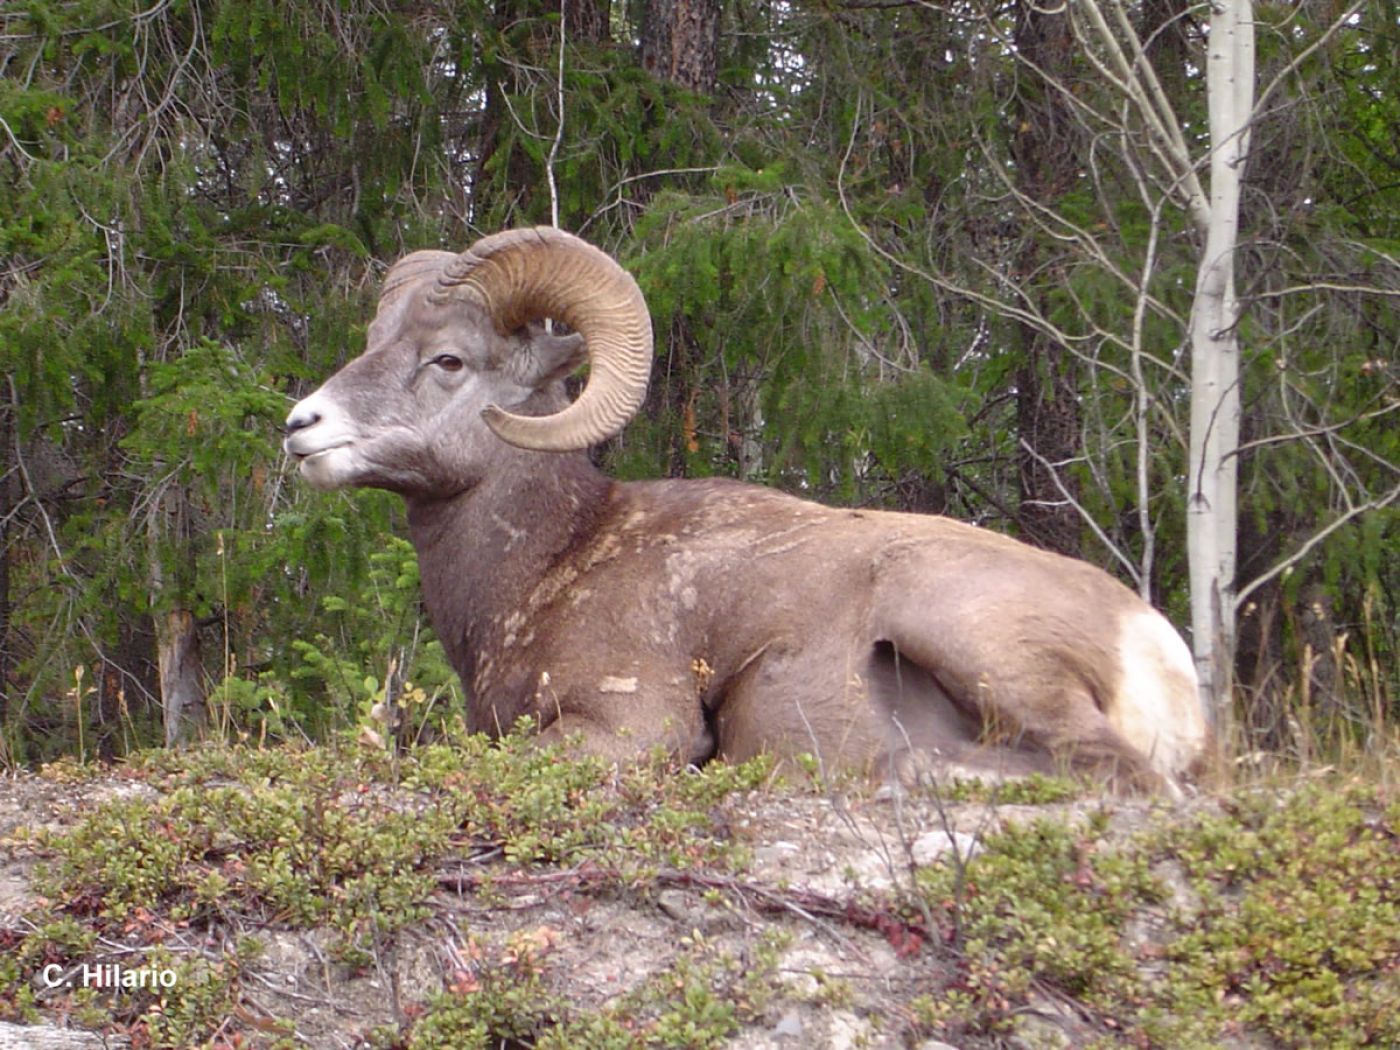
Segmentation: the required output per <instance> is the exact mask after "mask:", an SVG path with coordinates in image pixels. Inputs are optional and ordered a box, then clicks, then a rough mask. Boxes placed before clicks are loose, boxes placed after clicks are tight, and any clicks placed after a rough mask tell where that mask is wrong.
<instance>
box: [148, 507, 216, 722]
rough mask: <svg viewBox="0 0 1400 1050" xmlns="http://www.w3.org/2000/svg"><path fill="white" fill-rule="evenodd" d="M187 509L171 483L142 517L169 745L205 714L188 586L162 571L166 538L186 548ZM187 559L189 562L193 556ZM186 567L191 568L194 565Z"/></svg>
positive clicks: (164, 568) (161, 700)
mask: <svg viewBox="0 0 1400 1050" xmlns="http://www.w3.org/2000/svg"><path fill="white" fill-rule="evenodd" d="M188 509H189V508H188V499H187V498H186V494H185V491H184V489H183V488H182V487H181V486H180V485H178V484H171V485H170V487H169V488H167V489H166V491H165V492H164V493H162V494H161V495H160V496H159V498H157V499H154V500H152V501H151V510H150V513H149V516H148V518H147V521H146V539H147V546H148V554H149V559H150V574H151V606H152V618H153V619H154V621H155V631H156V663H157V666H158V668H159V672H160V706H161V713H162V716H163V718H164V721H165V744H166V746H167V747H174V746H176V745H179V744H183V743H186V742H188V741H189V740H191V739H193V738H194V737H195V736H196V735H197V733H198V731H199V730H200V729H201V728H202V727H203V725H204V722H205V716H206V711H205V703H204V674H203V665H202V663H201V660H200V651H199V631H198V626H197V624H196V623H195V618H194V614H193V613H192V612H191V611H190V610H189V609H188V608H187V607H186V606H185V604H184V602H183V600H182V597H183V595H184V594H185V593H187V587H186V586H182V585H181V580H180V579H179V573H177V574H176V575H177V579H176V580H175V581H173V582H172V581H171V580H170V579H169V578H168V576H167V574H166V548H167V544H166V542H165V541H166V538H167V537H168V536H173V537H174V539H175V545H176V548H177V549H184V550H190V548H189V542H190V537H189V529H188V528H187V517H188ZM176 557H177V558H178V557H179V555H178V554H177V555H176ZM189 560H190V561H191V562H192V561H193V556H192V555H191V556H190V558H189ZM190 568H191V571H192V565H191V566H190ZM191 574H192V572H191Z"/></svg>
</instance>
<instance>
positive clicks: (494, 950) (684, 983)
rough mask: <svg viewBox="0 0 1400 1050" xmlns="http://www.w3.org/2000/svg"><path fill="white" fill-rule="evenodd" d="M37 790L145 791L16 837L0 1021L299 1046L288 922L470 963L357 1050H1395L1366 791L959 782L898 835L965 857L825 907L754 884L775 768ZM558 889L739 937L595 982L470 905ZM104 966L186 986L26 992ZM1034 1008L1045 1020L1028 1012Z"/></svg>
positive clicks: (1393, 970)
mask: <svg viewBox="0 0 1400 1050" xmlns="http://www.w3.org/2000/svg"><path fill="white" fill-rule="evenodd" d="M46 775H47V776H48V777H50V778H52V779H63V780H66V781H71V782H72V783H73V784H74V786H75V787H81V786H82V785H83V784H84V783H87V782H90V781H92V782H95V779H96V778H98V777H102V778H105V779H106V781H107V782H109V783H110V782H111V781H112V780H113V779H114V778H115V779H116V780H117V781H119V782H121V781H125V782H127V783H126V784H125V785H122V784H120V783H119V784H118V787H119V788H120V790H112V791H108V792H107V794H108V795H109V796H115V797H109V798H108V800H107V801H104V802H102V803H100V804H98V805H96V806H94V807H93V808H91V809H90V810H88V811H86V812H82V813H80V814H79V815H78V816H77V817H76V819H75V820H74V821H73V822H71V824H68V825H65V826H63V827H61V828H58V829H46V828H39V829H33V830H29V831H23V830H21V831H20V832H18V833H16V834H14V835H13V836H12V837H11V838H10V839H9V840H8V842H6V843H0V845H6V846H8V848H10V849H11V850H17V851H19V852H21V853H24V854H26V855H29V856H35V855H37V856H39V857H40V858H41V859H42V865H41V867H40V869H39V870H38V872H37V874H36V876H35V888H36V890H37V892H38V893H40V894H42V897H40V898H39V899H38V900H37V901H36V902H35V904H34V906H33V908H32V909H31V910H30V911H29V912H27V913H26V914H25V915H23V916H22V917H20V918H19V920H18V921H14V922H9V921H5V922H0V1018H4V1019H10V1020H21V1021H25V1022H30V1023H33V1022H37V1021H39V1020H41V1019H44V1018H49V1017H52V1016H54V1015H60V1016H67V1017H69V1018H70V1019H71V1020H72V1021H74V1022H76V1023H78V1024H81V1025H84V1026H87V1027H93V1028H101V1029H105V1030H107V1031H109V1032H112V1033H114V1034H121V1035H126V1036H127V1037H129V1038H130V1039H131V1040H132V1041H133V1044H134V1045H138V1046H151V1047H189V1046H201V1045H202V1046H211V1047H218V1048H225V1047H235V1046H237V1047H248V1046H266V1047H281V1046H287V1047H290V1046H298V1045H307V1043H306V1039H305V1037H304V1035H302V1034H301V1033H299V1032H298V1029H297V1022H296V1018H295V1017H281V1016H276V1015H273V1014H270V1013H268V1012H267V1011H266V1010H265V1009H263V1008H261V1007H258V1006H256V1005H250V1004H256V1003H257V1002H259V996H258V992H259V989H260V988H261V987H262V985H263V983H265V982H266V981H267V980H268V979H269V978H273V979H275V978H276V961H275V959H274V958H272V957H270V956H269V955H268V954H267V952H266V946H267V941H268V938H269V937H270V936H272V934H273V933H274V932H275V931H278V930H287V931H298V930H304V931H311V930H316V931H321V932H322V933H323V934H324V936H325V941H324V943H325V944H326V946H327V958H326V965H327V966H328V967H330V968H332V969H334V970H336V971H337V972H340V973H342V974H344V975H346V976H353V975H355V974H357V973H358V974H373V973H382V972H383V970H384V968H385V966H386V965H387V964H386V959H389V958H390V957H391V956H392V947H393V945H394V944H395V943H396V941H397V940H398V939H400V938H402V937H404V936H405V935H407V934H409V933H410V932H412V931H422V930H424V929H438V928H440V927H441V925H442V923H443V922H444V921H445V922H447V923H448V926H449V927H450V928H451V929H453V930H456V931H458V932H456V933H454V934H453V935H452V936H451V937H450V938H449V940H450V942H451V943H452V944H453V945H454V947H453V949H452V952H453V958H454V959H455V960H456V961H455V962H453V963H452V964H450V965H444V966H442V968H441V969H440V972H439V976H438V989H437V990H436V991H430V992H428V993H426V994H424V995H422V996H420V997H419V998H416V999H414V1000H413V1001H410V1002H408V1003H406V1004H405V1006H404V1008H403V1010H402V1012H401V1015H400V1016H399V1017H398V1019H397V1020H396V1021H395V1022H394V1023H393V1024H390V1025H387V1026H381V1027H378V1028H374V1029H372V1030H367V1031H364V1032H362V1033H361V1037H362V1038H364V1039H366V1040H368V1041H369V1043H370V1044H371V1045H374V1046H377V1047H380V1048H383V1050H426V1048H430V1047H437V1046H450V1047H464V1048H472V1047H482V1048H485V1047H540V1048H555V1050H560V1048H564V1047H583V1048H588V1047H600V1048H609V1050H610V1048H617V1050H624V1048H626V1050H631V1048H648V1047H721V1046H732V1047H738V1046H742V1045H745V1043H744V1040H745V1039H746V1038H748V1036H747V1035H746V1034H745V1033H748V1034H750V1035H751V1034H752V1033H753V1032H755V1031H759V1032H762V1031H764V1030H766V1029H767V1028H771V1027H772V1026H773V1025H774V1024H775V1022H776V1019H777V1018H778V1017H779V1016H782V1015H785V1013H791V1012H792V1011H798V1012H799V1014H801V1011H811V1010H817V1009H822V1008H831V1009H838V1008H839V1009H841V1010H844V1011H847V1012H848V1013H853V1015H860V1016H862V1017H865V1018H866V1019H868V1020H869V1021H870V1023H872V1024H877V1025H878V1026H882V1027H880V1031H881V1032H882V1036H881V1037H882V1038H884V1037H888V1038H890V1039H894V1040H896V1041H898V1042H902V1043H903V1044H904V1045H917V1044H918V1042H919V1041H920V1040H923V1039H929V1038H932V1039H941V1040H946V1041H950V1042H953V1043H955V1044H956V1045H958V1046H959V1047H961V1048H963V1050H976V1048H980V1047H986V1048H991V1047H1000V1046H1005V1045H1010V1044H1012V1043H1015V1044H1017V1045H1039V1044H1038V1043H1037V1039H1039V1040H1041V1042H1043V1043H1045V1045H1074V1046H1076V1047H1080V1046H1082V1047H1090V1048H1092V1047H1116V1046H1129V1047H1144V1048H1154V1047H1160V1048H1163V1050H1177V1048H1185V1050H1190V1048H1202V1050H1204V1048H1207V1047H1218V1046H1221V1045H1223V1044H1225V1043H1227V1042H1229V1041H1231V1040H1237V1041H1238V1042H1239V1045H1249V1046H1258V1047H1266V1046H1267V1047H1275V1046H1276V1047H1353V1046H1355V1047H1365V1046H1394V1045H1400V800H1397V798H1396V797H1395V796H1394V795H1393V793H1391V791H1390V790H1389V787H1388V786H1387V785H1385V784H1377V783H1376V782H1374V781H1365V782H1363V781H1360V780H1358V779H1355V778H1353V779H1350V780H1344V779H1341V778H1314V779H1313V780H1311V781H1307V780H1304V781H1294V782H1291V783H1277V784H1273V785H1268V786H1266V785H1263V784H1259V783H1256V784H1253V785H1248V786H1242V787H1238V788H1236V789H1234V790H1232V791H1230V792H1229V793H1227V794H1223V795H1221V796H1220V797H1218V798H1215V799H1203V800H1198V801H1195V802H1192V803H1190V804H1188V805H1186V806H1182V807H1170V806H1166V805H1156V806H1151V807H1144V806H1141V805H1139V806H1130V807H1125V804H1122V803H1118V802H1115V801H1113V800H1093V799H1086V798H1084V797H1083V796H1082V794H1081V789H1078V788H1076V787H1074V786H1073V785H1072V784H1070V783H1068V782H1064V781H1057V780H1032V781H1028V782H1024V783H1021V784H1013V785H1000V786H998V787H993V788H987V787H983V786H980V785H972V784H957V785H945V786H943V787H942V789H941V790H940V791H939V792H938V793H937V794H936V795H935V796H934V797H932V798H930V797H910V798H908V799H906V800H905V801H904V802H903V803H901V804H902V805H904V806H905V816H906V817H912V816H913V815H915V814H917V815H918V817H919V821H920V822H919V823H918V824H910V825H908V826H906V827H905V831H906V833H907V834H908V835H909V836H910V837H911V838H912V837H913V836H915V835H916V834H919V833H921V832H923V831H926V830H927V829H928V828H929V827H930V826H932V827H935V828H936V827H938V826H940V820H941V819H943V818H946V819H948V820H953V819H954V818H955V817H956V815H957V814H958V813H962V814H964V815H967V814H978V815H980V817H979V820H978V822H977V823H978V825H979V833H978V851H977V852H976V854H975V855H974V856H972V857H971V858H968V857H967V856H966V855H965V854H962V855H959V856H952V855H949V854H944V855H943V856H942V857H941V858H940V859H936V860H933V861H931V862H925V863H922V864H917V865H912V866H909V867H907V868H906V870H904V872H903V874H902V875H900V877H899V878H897V879H896V880H895V881H894V882H893V884H891V885H889V886H887V887H885V888H883V889H878V890H873V891H872V890H867V889H862V888H860V887H858V886H857V887H854V888H853V891H852V892H851V894H850V895H849V896H847V897H841V896H834V897H827V896H823V895H821V894H818V893H815V892H812V891H811V890H809V889H806V888H804V887H802V886H800V885H787V884H786V883H763V882H761V881H757V879H756V876H755V875H754V874H753V873H754V871H755V870H756V869H755V867H754V864H753V857H752V855H751V852H750V851H751V842H750V841H749V840H750V838H751V835H748V834H736V832H735V827H736V816H735V812H734V807H735V806H740V807H741V810H742V806H743V805H744V804H746V803H745V800H749V801H753V802H755V804H757V802H756V800H760V799H766V800H768V802H769V803H772V802H773V801H774V800H778V802H777V804H778V807H779V810H778V811H781V806H782V802H781V800H782V799H783V798H793V799H794V800H796V799H797V798H798V797H799V796H805V799H806V803H807V804H808V805H825V804H826V803H823V802H822V800H821V799H820V798H819V797H814V795H813V793H812V788H811V787H810V786H801V785H799V786H795V787H794V786H792V785H784V784H782V783H781V782H779V781H776V780H775V777H774V773H773V770H772V768H771V766H770V765H769V764H768V763H764V762H754V763H749V764H747V765H744V766H739V767H728V766H724V765H722V764H716V765H712V766H710V767H707V768H706V769H705V770H704V771H702V772H700V773H695V772H693V771H681V770H677V769H675V768H674V767H672V766H670V765H668V764H667V763H665V762H663V761H661V760H660V759H658V760H656V761H653V762H647V763H643V764H641V765H639V766H637V767H635V768H633V769H630V770H626V771H618V770H615V769H613V768H611V767H608V766H606V765H605V764H603V763H601V762H599V761H597V760H593V759H587V758H576V757H566V756H565V755H563V754H561V753H559V752H558V751H555V750H549V749H541V748H537V747H534V746H532V745H530V744H528V743H527V742H526V741H525V740H524V739H523V738H520V737H512V738H510V739H507V740H506V741H504V742H502V743H500V744H488V743H487V742H486V741H484V740H482V739H480V738H462V739H456V740H453V741H451V742H450V743H444V744H437V745H431V746H420V747H417V748H414V749H410V750H409V751H407V752H404V753H402V754H397V755H395V754H392V753H389V752H386V751H384V750H381V749H378V748H361V749H353V750H352V749H341V750H336V749H329V748H310V749H303V750H293V749H288V748H278V749H211V750H206V751H194V752H183V753H176V752H165V751H160V752H153V753H150V754H146V755H142V756H139V757H138V758H135V759H133V760H131V761H128V762H127V763H126V764H125V765H123V766H121V767H119V768H118V769H116V770H98V769H96V768H94V767H82V766H77V765H75V764H72V763H65V764H62V765H58V766H55V767H52V768H51V769H50V770H49V771H48V772H47V774H46ZM832 803H834V805H833V811H834V812H840V811H841V810H842V809H843V807H845V806H846V805H847V802H845V801H841V800H839V799H836V798H833V799H832ZM854 804H856V805H858V806H865V807H879V806H884V807H887V808H888V807H890V806H891V805H892V803H890V802H888V801H885V802H876V801H874V800H871V799H869V798H866V799H864V800H859V799H857V800H856V802H855V803H854ZM769 812H772V810H769ZM940 815H941V816H940ZM1013 815H1014V819H1010V818H1011V817H1012V816H1013ZM1128 818H1131V819H1128ZM737 824H739V825H742V824H743V820H737ZM963 826H967V824H966V822H964V824H963ZM540 887H550V890H549V892H550V893H554V894H559V895H561V896H560V899H562V900H581V901H586V900H601V899H609V900H622V901H630V902H631V904H630V905H629V906H631V907H634V908H639V909H642V910H643V911H645V910H647V909H654V908H655V906H656V905H655V899H656V897H657V896H658V894H659V893H660V892H661V891H662V889H663V888H665V889H666V890H667V891H668V892H672V893H679V894H682V895H686V896H687V897H688V899H691V901H692V905H693V907H694V908H695V909H696V910H697V913H699V914H729V915H732V916H735V918H734V919H733V923H732V925H733V926H734V928H737V929H739V930H740V931H741V932H742V934H743V936H742V937H741V938H740V940H739V941H736V940H735V939H734V938H733V937H732V936H731V937H729V939H727V940H726V939H724V938H716V937H713V936H712V935H711V934H710V933H707V932H706V929H705V926H704V922H703V921H701V922H700V928H694V929H683V930H682V931H681V932H680V933H678V936H677V939H676V942H675V944H674V945H673V946H672V955H671V958H670V961H669V963H668V964H667V965H666V966H665V967H664V968H663V969H661V970H659V971H655V972H650V973H645V974H643V975H642V976H641V977H639V978H638V979H637V980H636V981H634V982H632V983H630V984H626V985H625V986H624V985H618V986H616V987H613V988H611V989H603V990H602V991H600V990H599V982H598V980H596V979H589V978H588V977H587V975H583V974H578V973H574V972H571V970H570V966H571V965H573V964H572V963H571V962H570V961H569V960H570V959H571V958H576V956H569V955H568V953H567V952H566V951H565V950H564V939H565V938H566V937H567V936H569V934H567V932H566V931H563V930H560V929H556V928H553V927H551V926H549V925H548V924H536V925H529V924H526V925H525V926H524V927H522V928H519V929H517V930H515V932H513V933H509V934H500V935H489V936H488V935H487V934H486V933H485V932H483V931H479V930H474V929H473V928H472V924H471V922H470V921H467V920H464V919H463V915H465V916H470V915H472V914H480V913H487V912H492V911H500V910H507V911H508V910H510V909H512V908H515V907H518V906H519V905H517V904H516V902H517V901H518V900H520V899H522V897H521V894H522V892H524V891H525V890H530V891H531V892H533V891H536V890H538V889H539V888H540ZM448 898H450V899H448ZM463 902H465V904H466V905H467V907H466V911H465V912H458V911H454V910H453V908H454V907H455V906H457V905H458V904H460V903H463ZM462 922H465V928H461V929H460V930H459V929H458V926H457V925H455V924H459V923H462ZM795 933H801V934H804V935H808V936H812V935H815V936H817V937H818V938H819V939H830V940H832V941H833V942H834V943H845V942H847V941H850V942H851V943H854V940H853V939H856V938H861V937H865V938H875V940H876V942H877V943H878V941H879V940H880V939H884V940H885V941H887V942H888V946H889V948H891V949H893V956H892V957H893V958H895V959H897V960H898V961H897V963H895V964H893V965H894V969H892V970H889V971H888V972H884V973H882V974H881V975H880V982H879V984H880V987H881V988H883V989H885V990H884V991H883V992H880V993H879V995H878V996H875V997H874V998H872V995H874V993H871V992H869V991H868V990H862V987H863V986H860V985H859V984H852V983H851V982H850V981H848V980H846V979H845V978H834V977H830V976H829V975H825V974H817V973H815V972H813V973H810V975H809V976H810V977H811V978H812V980H813V981H815V982H816V985H814V987H815V986H820V987H821V988H822V989H824V990H823V991H821V992H819V993H812V994H809V995H807V997H805V998H804V997H803V996H802V995H799V994H798V993H797V992H796V991H795V990H794V986H793V985H792V983H791V981H790V979H789V978H790V977H791V967H790V965H789V964H788V963H787V962H786V961H785V960H786V959H787V956H786V952H787V951H788V950H789V946H790V944H791V942H792V940H793V936H794V934H795ZM736 944H742V947H736ZM113 962H115V963H120V964H121V965H122V966H123V967H126V968H128V969H136V968H140V967H145V968H148V969H153V970H159V971H168V972H169V973H171V974H173V977H172V984H171V986H170V987H162V988H145V989H136V990H131V989H122V990H111V989H94V988H86V987H81V986H78V985H77V984H75V983H73V982H71V981H70V982H69V983H67V984H63V985H62V986H61V987H57V988H53V987H48V986H46V985H45V983H44V982H42V981H39V980H37V979H36V975H38V974H40V973H42V972H45V967H53V968H54V969H53V970H52V971H50V972H52V973H55V974H60V975H63V976H65V977H71V975H72V974H74V973H76V972H78V970H79V969H80V968H81V967H82V966H84V965H85V964H91V963H113ZM580 982H582V983H580ZM583 987H587V988H589V989H591V992H590V994H589V995H586V996H583V998H580V995H579V991H580V988H583ZM838 991H839V994H838ZM585 1000H586V1001H585ZM1047 1014H1049V1015H1053V1016H1057V1017H1060V1018H1061V1020H1058V1021H1056V1022H1055V1024H1056V1025H1059V1027H1060V1032H1059V1034H1058V1035H1054V1034H1053V1033H1052V1034H1047V1031H1046V1030H1045V1023H1043V1022H1035V1021H1034V1019H1035V1018H1036V1017H1042V1016H1045V1015H1047ZM794 1016H797V1015H794ZM802 1016H805V1014H803V1015H802ZM1065 1018H1068V1019H1065ZM1037 1023H1040V1024H1041V1027H1040V1028H1039V1029H1037V1028H1036V1027H1035V1025H1036V1024H1037ZM1052 1027H1053V1026H1052ZM1056 1039H1059V1040H1060V1042H1059V1043H1058V1044H1057V1043H1056V1042H1055V1040H1056ZM1065 1039H1068V1040H1069V1043H1067V1044H1066V1043H1065V1042H1064V1040H1065ZM1046 1040H1049V1042H1045V1041H1046Z"/></svg>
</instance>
